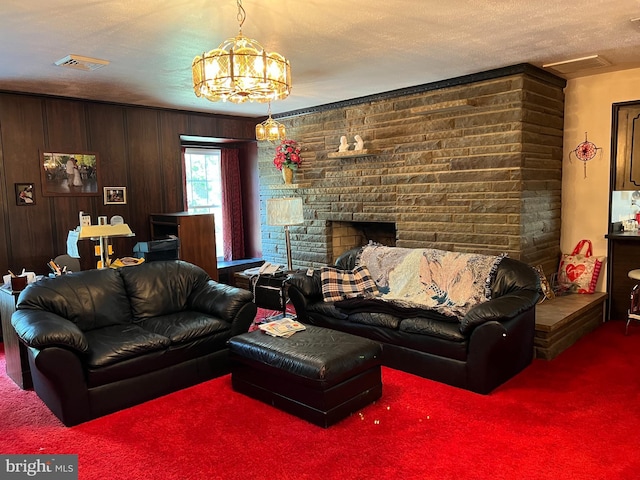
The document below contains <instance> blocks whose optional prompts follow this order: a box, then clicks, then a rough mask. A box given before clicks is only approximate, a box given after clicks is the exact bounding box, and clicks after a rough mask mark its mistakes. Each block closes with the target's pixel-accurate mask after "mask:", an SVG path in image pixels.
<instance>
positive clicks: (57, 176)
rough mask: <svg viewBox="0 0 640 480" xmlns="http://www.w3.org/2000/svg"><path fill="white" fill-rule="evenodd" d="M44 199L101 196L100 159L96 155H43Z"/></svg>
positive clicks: (62, 153)
mask: <svg viewBox="0 0 640 480" xmlns="http://www.w3.org/2000/svg"><path fill="white" fill-rule="evenodd" d="M40 172H41V174H42V195H45V196H58V195H63V196H64V195H66V196H81V195H94V196H95V195H100V191H99V184H100V182H99V179H100V177H99V173H100V168H99V162H98V155H97V154H96V153H93V152H68V153H67V152H42V154H41V158H40Z"/></svg>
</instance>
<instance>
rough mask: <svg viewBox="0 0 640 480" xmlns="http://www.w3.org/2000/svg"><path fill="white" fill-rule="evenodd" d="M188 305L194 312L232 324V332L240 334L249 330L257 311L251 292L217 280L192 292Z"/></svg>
mask: <svg viewBox="0 0 640 480" xmlns="http://www.w3.org/2000/svg"><path fill="white" fill-rule="evenodd" d="M187 304H188V307H189V308H191V309H193V310H197V311H199V312H202V313H208V314H210V315H214V316H216V317H218V318H220V319H222V320H224V321H226V322H229V323H231V324H232V331H233V332H238V331H239V333H242V331H244V332H246V331H247V330H248V329H249V326H250V325H251V322H252V321H253V319H254V318H255V315H256V311H257V307H256V306H255V304H254V303H253V295H252V294H251V292H249V291H248V290H244V289H242V288H237V287H232V286H230V285H225V284H224V283H218V282H216V281H215V280H209V281H208V282H206V283H205V284H203V285H202V286H200V287H199V288H198V289H196V290H194V291H193V292H191V295H190V296H189V300H188V302H187ZM249 317H250V318H249ZM236 324H237V325H236ZM245 324H246V328H244V327H245Z"/></svg>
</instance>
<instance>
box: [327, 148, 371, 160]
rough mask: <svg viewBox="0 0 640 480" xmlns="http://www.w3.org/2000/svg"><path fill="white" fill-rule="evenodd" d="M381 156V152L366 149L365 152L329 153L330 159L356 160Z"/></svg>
mask: <svg viewBox="0 0 640 480" xmlns="http://www.w3.org/2000/svg"><path fill="white" fill-rule="evenodd" d="M373 155H380V150H373V149H371V148H365V149H363V150H347V151H346V152H330V153H327V157H329V158H355V157H371V156H373Z"/></svg>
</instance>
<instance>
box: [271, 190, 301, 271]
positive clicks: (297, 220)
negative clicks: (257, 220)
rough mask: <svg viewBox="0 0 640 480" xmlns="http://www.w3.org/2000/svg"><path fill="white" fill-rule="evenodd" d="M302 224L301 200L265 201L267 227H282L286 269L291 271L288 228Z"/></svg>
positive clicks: (293, 198)
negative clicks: (285, 245) (285, 249)
mask: <svg viewBox="0 0 640 480" xmlns="http://www.w3.org/2000/svg"><path fill="white" fill-rule="evenodd" d="M302 223H304V216H303V213H302V198H301V197H287V198H270V199H268V200H267V225H271V226H282V227H284V235H285V241H286V244H287V269H288V271H292V270H293V267H292V265H291V238H290V236H289V226H291V225H300V224H302Z"/></svg>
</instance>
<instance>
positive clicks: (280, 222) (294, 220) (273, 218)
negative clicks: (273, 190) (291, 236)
mask: <svg viewBox="0 0 640 480" xmlns="http://www.w3.org/2000/svg"><path fill="white" fill-rule="evenodd" d="M302 223H304V215H303V213H302V198H301V197H287V198H270V199H268V200H267V225H273V226H287V225H300V224H302Z"/></svg>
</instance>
